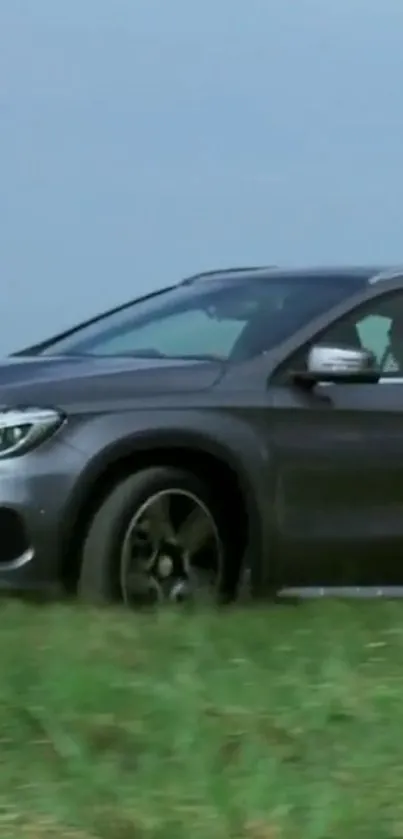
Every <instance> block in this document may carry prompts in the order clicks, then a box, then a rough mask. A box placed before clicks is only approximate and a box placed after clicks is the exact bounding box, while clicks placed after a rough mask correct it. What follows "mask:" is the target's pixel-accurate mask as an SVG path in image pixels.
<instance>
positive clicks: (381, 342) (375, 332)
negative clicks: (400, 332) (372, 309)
mask: <svg viewBox="0 0 403 839" xmlns="http://www.w3.org/2000/svg"><path fill="white" fill-rule="evenodd" d="M391 325H392V319H391V318H390V317H386V316H383V315H365V317H363V318H361V319H360V320H359V321H358V322H357V332H358V335H359V338H360V341H361V344H362V346H363V347H364V348H365V349H366V350H370V352H372V353H373V354H374V356H375V358H376V360H377V362H378V364H382V361H383V359H385V357H386V355H387V352H388V347H389V331H390V327H391Z"/></svg>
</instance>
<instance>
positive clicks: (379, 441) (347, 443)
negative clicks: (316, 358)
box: [271, 381, 403, 586]
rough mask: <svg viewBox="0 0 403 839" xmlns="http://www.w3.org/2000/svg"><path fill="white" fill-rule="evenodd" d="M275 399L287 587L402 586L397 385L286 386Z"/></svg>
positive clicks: (402, 411)
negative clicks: (305, 388)
mask: <svg viewBox="0 0 403 839" xmlns="http://www.w3.org/2000/svg"><path fill="white" fill-rule="evenodd" d="M274 402H275V411H274V415H275V417H274V424H272V423H271V426H272V428H271V434H272V439H273V445H274V447H275V451H276V462H277V477H276V504H277V522H278V543H279V548H280V551H281V554H282V560H283V563H282V567H283V577H284V582H285V584H292V585H304V584H307V585H308V584H310V585H313V584H318V585H326V584H327V585H352V586H355V585H378V584H385V585H386V584H389V585H394V584H396V585H397V584H401V583H402V582H403V562H402V561H401V560H400V554H401V553H402V551H403V383H399V382H396V381H394V382H393V383H392V382H388V383H386V382H385V383H384V384H377V385H361V384H360V385H352V384H349V385H328V386H320V385H319V386H317V387H316V388H314V389H313V390H311V391H308V390H304V389H303V388H300V387H297V386H294V387H293V386H284V387H278V388H276V389H275V398H274ZM402 556H403V554H402Z"/></svg>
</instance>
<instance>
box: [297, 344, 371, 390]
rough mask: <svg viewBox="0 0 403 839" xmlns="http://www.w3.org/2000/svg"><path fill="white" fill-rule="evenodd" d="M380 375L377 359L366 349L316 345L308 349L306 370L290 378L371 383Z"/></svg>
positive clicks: (344, 382)
mask: <svg viewBox="0 0 403 839" xmlns="http://www.w3.org/2000/svg"><path fill="white" fill-rule="evenodd" d="M380 375H381V373H380V370H379V369H378V367H377V362H376V358H375V356H374V355H373V353H371V352H368V350H363V349H357V348H356V347H332V346H321V345H315V346H313V347H311V349H310V350H309V353H308V358H307V365H306V370H303V371H301V372H300V373H298V372H296V373H294V374H293V378H294V380H295V381H300V382H301V384H302V383H303V382H305V383H306V384H311V385H314V384H317V383H319V382H329V383H330V382H333V383H337V382H339V383H343V384H349V383H356V384H357V383H361V384H374V383H376V382H377V381H378V380H379V378H380Z"/></svg>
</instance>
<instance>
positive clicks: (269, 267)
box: [180, 265, 277, 285]
mask: <svg viewBox="0 0 403 839" xmlns="http://www.w3.org/2000/svg"><path fill="white" fill-rule="evenodd" d="M276 267H277V266H276V265H247V266H245V267H244V266H237V267H235V268H216V269H214V268H212V269H211V270H210V271H200V272H199V273H198V274H193V275H192V276H191V277H186V278H185V279H184V280H182V282H181V283H180V285H188V284H190V283H193V282H195V281H196V280H203V279H204V278H206V279H208V277H216V276H217V275H220V274H237V273H239V274H242V273H245V272H246V273H247V272H248V271H270V270H273V269H274V268H276Z"/></svg>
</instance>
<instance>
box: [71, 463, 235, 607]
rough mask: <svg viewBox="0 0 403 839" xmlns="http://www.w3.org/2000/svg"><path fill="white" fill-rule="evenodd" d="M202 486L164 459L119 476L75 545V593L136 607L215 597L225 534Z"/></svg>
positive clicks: (221, 577) (220, 577) (220, 585)
mask: <svg viewBox="0 0 403 839" xmlns="http://www.w3.org/2000/svg"><path fill="white" fill-rule="evenodd" d="M220 518H221V517H220V515H218V513H217V509H216V504H215V503H214V500H213V497H212V494H211V493H210V491H209V489H208V487H207V486H206V485H205V484H204V483H203V482H202V481H200V480H199V478H198V477H197V476H195V475H193V474H192V473H188V472H185V471H183V470H179V469H176V468H173V467H170V466H166V467H165V466H162V467H153V468H148V469H144V470H142V471H140V472H138V473H136V474H134V475H130V476H129V477H127V478H125V479H124V480H122V481H121V482H120V483H119V484H118V485H117V486H115V487H114V488H113V489H112V491H111V492H110V494H109V495H108V496H107V497H106V499H105V500H104V502H103V503H102V505H101V506H100V508H99V509H98V511H97V512H96V514H95V516H94V518H93V520H92V522H91V525H90V527H89V530H88V534H87V538H86V540H85V544H84V548H83V557H82V565H81V573H80V579H79V584H78V593H79V596H80V598H82V599H83V600H86V601H92V602H98V603H100V602H111V601H119V600H120V601H123V603H124V604H125V605H126V606H129V607H133V608H136V607H141V606H149V605H156V604H159V603H163V602H164V601H166V602H177V601H187V600H191V601H200V600H203V601H206V600H207V601H208V600H210V601H217V600H218V599H219V598H220V595H221V594H222V593H223V585H224V565H225V561H226V556H225V539H224V536H223V527H222V526H221V524H220Z"/></svg>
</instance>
